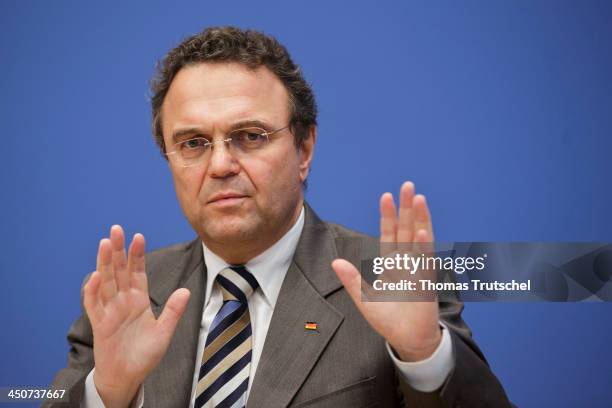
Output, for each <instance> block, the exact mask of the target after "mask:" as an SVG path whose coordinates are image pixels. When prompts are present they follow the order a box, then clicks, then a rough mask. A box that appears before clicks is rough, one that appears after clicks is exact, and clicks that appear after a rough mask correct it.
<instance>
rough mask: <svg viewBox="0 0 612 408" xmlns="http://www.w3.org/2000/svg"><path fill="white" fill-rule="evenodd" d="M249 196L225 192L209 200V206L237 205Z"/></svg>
mask: <svg viewBox="0 0 612 408" xmlns="http://www.w3.org/2000/svg"><path fill="white" fill-rule="evenodd" d="M246 197H247V195H245V194H240V193H235V192H225V193H218V194H215V195H214V196H212V197H211V198H210V200H208V203H207V204H222V205H231V204H236V203H239V202H240V201H242V200H243V199H245V198H246Z"/></svg>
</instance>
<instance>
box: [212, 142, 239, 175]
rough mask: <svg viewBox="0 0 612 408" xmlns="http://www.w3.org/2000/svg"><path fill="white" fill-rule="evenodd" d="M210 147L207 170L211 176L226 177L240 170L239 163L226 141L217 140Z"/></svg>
mask: <svg viewBox="0 0 612 408" xmlns="http://www.w3.org/2000/svg"><path fill="white" fill-rule="evenodd" d="M210 148H211V151H210V161H209V167H208V172H209V173H210V176H211V177H219V178H222V177H228V176H232V175H234V174H238V173H239V172H240V163H238V161H237V160H236V157H234V155H233V153H232V152H231V148H230V144H229V143H228V142H225V141H223V140H218V141H216V142H215V143H214V144H213V145H212V146H211V147H210Z"/></svg>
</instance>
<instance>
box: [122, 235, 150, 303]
mask: <svg viewBox="0 0 612 408" xmlns="http://www.w3.org/2000/svg"><path fill="white" fill-rule="evenodd" d="M127 270H128V273H129V275H130V287H131V288H134V289H138V290H140V291H143V292H145V293H149V288H148V283H147V274H146V272H145V239H144V236H143V235H142V234H134V238H132V243H131V244H130V248H129V250H128V265H127Z"/></svg>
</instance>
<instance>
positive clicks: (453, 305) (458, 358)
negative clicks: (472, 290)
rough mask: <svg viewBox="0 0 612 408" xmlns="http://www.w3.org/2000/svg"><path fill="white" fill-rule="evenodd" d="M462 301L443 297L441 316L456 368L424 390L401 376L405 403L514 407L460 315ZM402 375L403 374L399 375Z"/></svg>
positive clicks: (439, 405)
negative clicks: (429, 390) (437, 384)
mask: <svg viewBox="0 0 612 408" xmlns="http://www.w3.org/2000/svg"><path fill="white" fill-rule="evenodd" d="M462 311H463V303H462V302H460V301H459V300H457V299H456V298H449V299H441V300H440V319H441V320H442V321H443V322H444V323H445V324H446V325H447V327H448V329H449V334H450V336H451V341H452V345H453V357H454V360H455V361H454V369H453V370H452V371H451V373H450V374H449V376H448V378H447V379H446V381H445V382H444V384H443V385H442V387H441V388H440V389H439V390H438V391H436V392H432V393H423V392H420V391H417V390H415V389H414V388H412V387H410V385H409V384H407V383H406V382H404V381H402V380H401V379H400V380H399V382H400V389H401V391H402V394H403V397H404V401H405V405H406V407H457V408H460V407H511V406H512V405H511V404H510V402H509V400H508V397H507V396H506V393H505V391H504V389H503V387H502V385H501V384H500V382H499V380H498V379H497V377H496V376H495V374H493V372H492V371H491V369H490V367H489V365H488V363H487V361H486V359H485V357H484V355H483V353H482V351H480V349H479V348H478V346H477V345H476V343H475V342H474V340H473V339H472V333H471V331H470V329H469V328H468V326H467V325H466V324H465V322H464V321H463V319H462V318H461V312H462ZM400 378H401V377H400Z"/></svg>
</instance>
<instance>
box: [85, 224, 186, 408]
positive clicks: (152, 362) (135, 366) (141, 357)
mask: <svg viewBox="0 0 612 408" xmlns="http://www.w3.org/2000/svg"><path fill="white" fill-rule="evenodd" d="M144 254H145V241H144V237H143V236H142V234H136V235H134V238H133V240H132V243H131V245H130V248H129V250H128V255H127V257H126V254H125V237H124V233H123V229H122V228H121V227H120V226H119V225H114V226H113V227H112V228H111V231H110V240H109V239H107V238H105V239H102V240H101V241H100V246H99V249H98V259H97V268H96V271H95V272H93V273H92V275H91V277H90V279H89V280H88V282H87V284H86V285H85V287H84V300H83V303H84V306H85V310H86V311H87V315H88V317H89V320H90V322H91V326H92V329H93V336H94V360H95V371H94V383H95V385H96V389H97V391H98V394H99V395H100V397H101V398H102V401H103V402H104V405H105V406H106V407H127V406H128V405H129V403H130V401H131V400H132V399H133V398H134V396H135V395H136V392H137V391H138V388H139V387H140V385H141V384H142V383H143V382H144V379H145V377H146V376H147V375H148V374H149V373H150V372H151V371H152V370H153V369H154V368H155V367H156V366H157V365H158V364H159V362H160V361H161V359H162V357H163V356H164V354H165V353H166V350H167V349H168V345H169V344H170V340H171V339H172V336H173V335H174V331H175V329H176V325H177V323H178V321H179V319H180V318H181V316H182V315H183V312H184V311H185V307H186V305H187V302H188V300H189V296H190V293H189V291H188V290H187V289H184V288H181V289H177V290H176V291H175V292H174V293H173V294H172V295H171V296H170V298H169V299H168V301H167V302H166V306H165V307H164V310H163V312H162V314H161V315H160V317H159V319H156V318H155V315H154V314H153V311H152V310H151V304H150V303H149V290H148V286H147V275H146V273H145V257H144Z"/></svg>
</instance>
